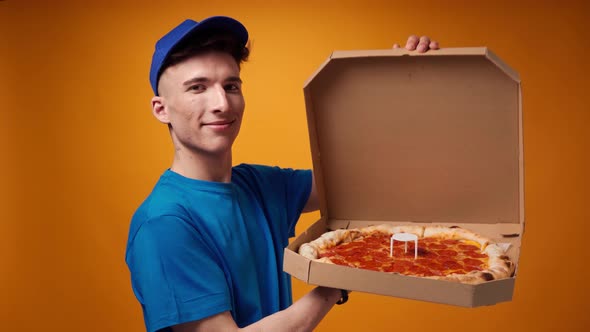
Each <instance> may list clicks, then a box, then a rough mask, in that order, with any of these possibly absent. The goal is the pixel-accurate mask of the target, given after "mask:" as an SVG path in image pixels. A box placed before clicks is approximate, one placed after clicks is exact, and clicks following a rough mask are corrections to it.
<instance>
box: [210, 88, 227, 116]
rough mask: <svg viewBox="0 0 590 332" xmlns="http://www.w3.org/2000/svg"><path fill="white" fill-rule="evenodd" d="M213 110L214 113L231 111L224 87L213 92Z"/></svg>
mask: <svg viewBox="0 0 590 332" xmlns="http://www.w3.org/2000/svg"><path fill="white" fill-rule="evenodd" d="M212 94H213V96H212V101H211V103H212V104H211V108H212V109H213V112H226V111H228V110H229V101H228V100H227V93H226V91H225V89H224V88H223V87H222V86H215V88H214V89H213V91H212Z"/></svg>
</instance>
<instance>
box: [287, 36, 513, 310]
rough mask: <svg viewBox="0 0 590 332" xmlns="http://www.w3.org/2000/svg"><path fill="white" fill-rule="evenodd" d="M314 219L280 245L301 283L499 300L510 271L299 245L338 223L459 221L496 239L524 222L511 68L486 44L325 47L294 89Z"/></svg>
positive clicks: (465, 301) (433, 298)
mask: <svg viewBox="0 0 590 332" xmlns="http://www.w3.org/2000/svg"><path fill="white" fill-rule="evenodd" d="M304 94H305V103H306V108H307V119H308V126H309V137H310V143H311V152H312V160H313V169H314V175H315V181H316V186H317V190H318V194H319V196H320V201H321V205H320V213H321V218H320V220H318V221H317V222H315V223H314V224H313V225H312V226H310V227H309V228H308V229H307V230H306V231H305V232H304V233H302V234H300V235H299V236H298V237H297V238H296V239H295V240H294V241H293V242H292V243H291V244H290V245H289V246H288V247H287V248H286V249H285V256H284V270H285V271H286V272H287V273H289V274H291V275H292V276H294V277H296V278H297V279H300V280H302V281H305V282H306V283H309V284H313V285H321V286H329V287H334V288H342V289H349V290H353V291H360V292H368V293H374V294H381V295H387V296H395V297H402V298H408V299H415V300H421V301H430V302H436V303H445V304H451V305H457V306H464V307H476V306H482V305H492V304H495V303H498V302H503V301H510V300H511V299H512V294H513V291H514V284H515V278H516V274H515V276H514V277H511V278H508V279H500V280H494V281H489V282H485V283H482V284H478V285H469V284H462V283H458V282H452V281H442V280H432V279H426V278H420V277H412V276H404V275H399V274H395V273H384V272H375V271H369V270H362V269H356V268H350V267H344V266H339V265H333V264H327V263H320V262H316V261H312V260H310V259H308V258H305V257H303V256H301V255H299V254H298V248H299V246H300V245H301V244H303V243H306V242H310V241H312V240H314V239H316V238H318V237H319V236H320V235H321V234H323V233H325V232H327V231H330V230H335V229H339V228H358V227H365V226H369V225H379V224H383V223H392V224H395V225H414V224H418V225H433V224H437V225H443V226H460V227H463V228H466V229H469V230H472V231H474V232H476V233H479V234H481V235H483V236H486V237H488V238H490V239H492V240H494V241H496V242H499V243H502V244H504V245H505V246H506V247H507V248H508V249H507V251H506V254H507V255H508V256H509V257H510V258H511V260H512V261H513V262H515V263H516V267H517V270H516V272H518V258H519V252H520V245H521V241H522V235H523V231H524V193H523V187H524V186H523V142H522V107H521V89H520V79H519V76H518V73H516V72H515V71H514V70H512V69H511V68H510V67H509V66H508V65H506V64H505V63H504V62H503V61H502V60H501V59H500V58H498V57H497V56H496V55H494V54H493V53H492V52H491V51H490V50H489V49H487V48H483V47H481V48H447V49H441V50H436V51H429V52H427V53H423V54H419V53H416V52H408V51H406V50H404V49H388V50H367V51H336V52H334V53H333V54H332V55H331V56H330V57H329V59H328V60H327V61H326V62H325V63H324V64H322V65H321V67H320V68H319V69H318V70H317V71H316V73H314V74H313V75H312V76H311V78H310V79H309V80H308V81H307V82H306V84H305V87H304Z"/></svg>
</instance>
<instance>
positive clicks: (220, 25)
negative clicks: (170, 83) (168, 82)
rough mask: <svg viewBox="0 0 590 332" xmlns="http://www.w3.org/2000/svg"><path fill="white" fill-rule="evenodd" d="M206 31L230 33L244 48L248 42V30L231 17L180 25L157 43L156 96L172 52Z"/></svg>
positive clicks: (152, 70) (152, 71)
mask: <svg viewBox="0 0 590 332" xmlns="http://www.w3.org/2000/svg"><path fill="white" fill-rule="evenodd" d="M204 30H207V31H223V32H228V33H230V34H232V35H234V36H235V37H236V38H237V40H238V42H240V43H241V44H242V45H244V46H245V45H246V43H247V42H248V30H246V27H244V25H243V24H242V23H240V22H238V21H237V20H235V19H233V18H231V17H226V16H212V17H209V18H206V19H204V20H202V21H201V22H196V21H193V20H186V21H184V22H182V23H180V24H179V25H178V26H177V27H175V28H174V29H172V30H171V31H170V32H168V33H167V34H166V35H164V37H162V38H161V39H160V40H158V42H157V43H156V49H155V51H154V55H153V57H152V66H151V68H150V84H151V85H152V90H154V94H155V95H156V96H157V95H158V81H159V80H160V74H162V73H161V71H162V65H163V64H164V62H165V61H166V58H168V56H169V55H170V53H171V51H172V50H173V49H174V47H176V45H178V44H179V43H180V42H181V41H183V40H185V39H186V38H187V37H189V36H191V35H192V34H194V33H196V32H198V31H204Z"/></svg>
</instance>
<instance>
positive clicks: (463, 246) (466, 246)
mask: <svg viewBox="0 0 590 332" xmlns="http://www.w3.org/2000/svg"><path fill="white" fill-rule="evenodd" d="M458 247H459V249H462V250H465V251H469V250H479V248H478V247H477V246H474V245H472V244H459V245H458Z"/></svg>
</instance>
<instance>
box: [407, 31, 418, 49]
mask: <svg viewBox="0 0 590 332" xmlns="http://www.w3.org/2000/svg"><path fill="white" fill-rule="evenodd" d="M419 42H420V39H419V38H418V36H416V35H411V36H410V37H408V41H407V42H406V50H408V51H413V50H415V49H416V47H417V46H418V43H419Z"/></svg>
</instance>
